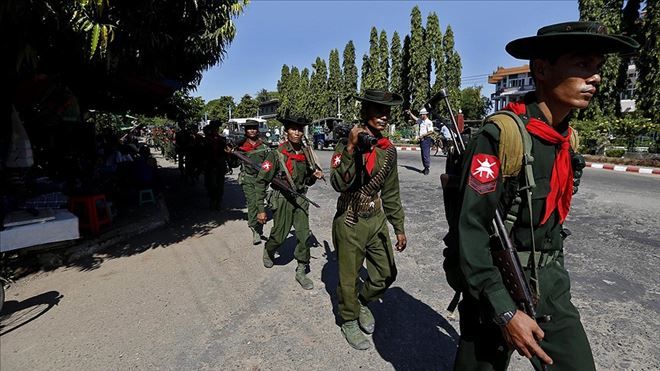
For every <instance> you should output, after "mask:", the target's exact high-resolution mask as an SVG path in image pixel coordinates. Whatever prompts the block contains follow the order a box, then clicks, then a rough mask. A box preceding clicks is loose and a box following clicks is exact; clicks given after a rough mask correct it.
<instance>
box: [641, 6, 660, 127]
mask: <svg viewBox="0 0 660 371" xmlns="http://www.w3.org/2000/svg"><path fill="white" fill-rule="evenodd" d="M643 21H644V24H643V27H642V34H643V37H644V42H643V43H642V47H641V50H640V51H639V59H638V60H637V68H638V69H639V77H638V78H637V92H636V95H637V99H638V105H639V108H640V109H641V110H642V111H643V112H644V114H645V116H646V117H649V118H651V119H652V120H653V121H654V122H655V123H660V89H658V86H660V67H659V66H660V37H659V36H658V34H660V3H658V2H657V1H647V2H646V15H645V17H644V20H643Z"/></svg>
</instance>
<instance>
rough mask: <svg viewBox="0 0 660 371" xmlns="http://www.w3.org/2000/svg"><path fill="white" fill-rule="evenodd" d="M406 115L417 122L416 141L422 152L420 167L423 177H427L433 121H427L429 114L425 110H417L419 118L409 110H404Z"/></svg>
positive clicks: (429, 166) (429, 165)
mask: <svg viewBox="0 0 660 371" xmlns="http://www.w3.org/2000/svg"><path fill="white" fill-rule="evenodd" d="M406 113H407V114H408V115H409V116H410V117H411V118H412V119H413V120H415V121H416V122H417V126H418V127H419V129H418V132H417V139H418V140H419V146H420V149H421V150H422V151H421V152H422V166H424V170H423V171H422V172H423V173H424V175H429V169H430V168H431V146H432V145H433V139H432V138H431V135H432V134H433V121H431V120H429V113H428V111H427V110H426V108H422V109H421V110H419V118H417V116H415V115H413V113H412V112H410V110H406Z"/></svg>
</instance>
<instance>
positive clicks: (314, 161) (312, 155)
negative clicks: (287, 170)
mask: <svg viewBox="0 0 660 371" xmlns="http://www.w3.org/2000/svg"><path fill="white" fill-rule="evenodd" d="M302 145H303V146H302V149H303V153H304V154H305V157H307V163H308V164H309V166H310V167H311V169H312V170H314V171H316V170H321V172H323V168H322V167H321V161H319V157H318V156H317V155H316V152H314V148H313V147H312V146H310V145H309V140H308V139H307V137H306V136H304V135H303V136H302ZM321 179H323V182H324V183H326V184H327V183H328V182H327V181H326V180H325V176H322V177H321Z"/></svg>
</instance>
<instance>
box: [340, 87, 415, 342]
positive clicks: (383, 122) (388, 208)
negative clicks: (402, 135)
mask: <svg viewBox="0 0 660 371" xmlns="http://www.w3.org/2000/svg"><path fill="white" fill-rule="evenodd" d="M355 99H357V100H359V101H361V102H362V108H361V111H360V115H361V118H362V124H360V125H355V126H354V127H353V128H352V129H351V131H350V133H349V136H348V139H347V140H346V139H344V140H343V141H341V142H340V143H339V144H338V145H337V148H336V149H335V153H334V155H333V156H332V160H331V168H332V173H331V183H332V187H333V188H334V189H335V190H336V191H337V192H340V193H341V195H340V196H339V200H337V213H336V214H335V217H334V221H333V223H332V243H333V244H334V246H335V249H336V251H337V259H338V265H339V286H338V288H337V296H338V301H339V315H340V316H341V318H342V320H343V324H342V325H341V331H342V334H343V335H344V337H345V338H346V340H347V341H348V344H350V345H351V346H352V347H353V348H355V349H360V350H364V349H368V348H369V347H370V346H371V344H370V342H369V340H368V339H367V337H366V336H365V335H364V334H363V333H362V331H360V328H361V329H362V330H363V331H364V332H366V333H367V334H371V333H373V332H374V329H375V320H374V317H373V315H372V314H371V311H370V310H369V308H368V307H367V304H368V303H369V302H371V301H374V300H378V299H379V298H381V297H382V296H383V294H384V293H385V290H386V289H387V288H388V287H389V286H390V285H391V284H392V283H393V282H394V280H395V279H396V274H397V270H396V265H395V264H394V255H393V251H392V243H391V241H390V237H389V232H388V230H387V224H386V220H387V221H389V222H390V224H392V226H393V227H394V233H395V234H396V239H397V242H396V249H397V251H403V250H404V249H405V248H406V243H407V240H406V234H405V231H404V227H403V223H404V214H403V207H402V206H401V198H400V195H399V174H398V171H397V156H396V148H395V147H394V145H392V143H391V142H390V141H389V140H388V139H387V138H385V137H383V136H382V133H381V131H382V130H384V129H386V128H387V126H388V120H389V118H390V110H391V106H395V105H399V104H401V103H402V102H403V99H402V98H401V96H400V95H398V94H393V93H390V92H386V91H382V90H372V89H367V90H366V92H365V95H364V97H357V96H356V97H355ZM365 258H366V261H367V272H368V277H367V279H366V280H365V281H364V285H362V288H361V290H358V287H357V283H358V277H359V271H360V269H361V268H362V265H363V264H364V261H365ZM358 291H359V294H358Z"/></svg>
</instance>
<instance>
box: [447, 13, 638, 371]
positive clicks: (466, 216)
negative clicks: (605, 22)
mask: <svg viewBox="0 0 660 371" xmlns="http://www.w3.org/2000/svg"><path fill="white" fill-rule="evenodd" d="M637 47H638V45H637V43H636V42H635V41H634V40H632V39H630V38H628V37H626V36H620V35H608V34H607V32H606V30H605V28H604V27H603V26H602V25H599V24H597V23H593V22H568V23H560V24H555V25H550V26H546V27H543V28H541V29H540V30H539V31H538V33H537V35H536V36H533V37H526V38H522V39H517V40H514V41H512V42H510V43H509V44H508V45H507V46H506V50H507V52H509V54H511V55H512V56H514V57H515V58H519V59H527V60H529V61H530V70H531V75H532V77H533V79H534V82H535V85H536V91H535V92H532V93H528V94H527V95H526V96H525V98H524V102H519V103H511V104H509V105H508V106H507V107H506V108H505V109H506V110H509V111H512V112H513V113H515V114H516V115H518V116H519V117H520V118H521V120H522V121H523V122H524V124H525V128H526V129H527V131H528V132H529V134H530V135H531V140H532V146H531V155H532V157H533V163H532V164H531V167H532V170H533V171H532V174H533V177H534V179H535V182H536V187H535V188H534V191H533V193H532V196H531V198H530V199H531V202H530V203H531V205H530V203H528V202H527V198H526V197H522V201H520V202H519V201H518V200H516V203H518V204H519V208H518V212H517V213H516V215H513V216H515V217H516V221H515V223H514V224H513V227H512V232H511V238H512V240H513V241H514V243H515V245H516V246H517V248H518V251H519V256H520V258H521V263H522V266H523V267H524V268H525V273H526V274H528V276H529V277H535V279H530V287H531V289H532V294H533V296H534V297H535V298H536V299H537V300H538V305H537V307H536V312H537V315H538V316H542V317H539V318H546V319H547V318H550V320H549V321H542V320H540V321H539V323H537V322H536V321H535V319H534V318H530V317H529V316H528V315H527V314H525V313H524V312H522V311H520V310H518V308H517V307H516V304H515V303H514V301H513V299H512V298H511V296H510V295H509V293H508V291H507V288H506V287H505V284H504V282H503V279H502V275H501V273H500V272H499V270H498V268H497V267H496V266H495V265H494V263H493V258H492V257H491V254H490V241H491V235H492V229H491V226H492V221H493V218H494V215H495V209H496V208H497V207H498V205H499V207H500V208H503V209H504V210H506V209H507V208H509V207H510V205H512V200H513V199H514V198H515V196H516V193H517V192H519V191H523V190H522V189H521V188H519V184H525V183H522V182H525V181H526V180H525V176H526V175H525V174H524V173H525V171H521V172H520V175H519V176H517V177H515V176H514V177H512V178H506V179H504V178H503V177H502V176H501V173H502V171H501V170H502V169H504V165H503V164H504V160H506V158H505V157H506V156H501V157H503V158H502V159H501V158H500V156H499V155H498V154H499V153H505V152H503V151H504V150H505V149H503V147H502V143H506V141H505V140H504V138H505V135H504V133H503V132H502V133H501V132H500V129H499V128H498V126H497V125H496V123H495V122H493V121H488V120H487V122H486V123H485V125H484V127H483V129H482V130H481V131H480V133H479V134H478V135H477V136H476V138H475V139H474V140H472V141H471V142H470V144H469V145H468V148H467V149H466V152H465V158H464V160H463V175H462V177H461V187H462V198H461V199H462V207H461V208H460V211H459V214H460V215H459V217H458V219H457V221H458V230H457V232H458V233H457V234H455V235H452V236H450V235H448V236H447V237H446V238H445V241H451V240H455V241H457V246H458V258H457V264H459V265H458V267H459V268H460V269H459V270H458V272H454V274H456V275H458V276H457V277H458V280H460V281H462V282H465V285H464V289H462V290H461V291H462V294H463V300H462V301H461V303H460V304H459V312H460V328H461V340H460V344H459V347H458V354H457V355H456V363H455V365H454V368H455V369H456V370H491V369H495V370H504V369H506V368H507V365H508V363H509V358H510V356H511V352H512V349H515V350H517V351H518V353H519V354H521V355H523V356H525V357H527V358H532V357H534V358H533V359H532V363H533V364H534V367H535V368H536V369H540V367H541V364H540V363H539V360H540V361H541V362H543V363H544V364H546V365H550V364H552V365H553V366H552V370H594V369H595V366H594V360H593V356H592V353H591V348H590V346H589V341H588V339H587V336H586V334H585V331H584V329H583V327H582V324H581V322H580V316H579V313H578V311H577V309H576V308H575V306H574V305H573V304H572V303H571V294H570V281H569V277H568V272H567V271H566V269H565V268H564V252H563V238H562V225H563V223H564V220H565V219H566V215H567V214H568V210H569V208H570V203H571V197H572V194H573V186H574V180H573V178H574V176H575V175H574V170H577V169H575V168H573V166H572V163H571V157H574V156H575V155H574V154H572V153H571V151H570V149H569V139H570V137H571V128H570V127H569V126H568V123H569V118H570V113H571V111H572V110H574V109H576V108H577V109H584V108H586V107H587V106H588V104H589V101H590V100H591V98H592V97H593V95H594V94H595V93H596V87H597V85H598V84H599V83H600V82H601V76H600V68H601V66H602V64H603V61H604V54H607V53H619V52H633V51H634V50H635V49H636V48H637ZM501 134H502V135H501ZM505 145H506V144H505ZM500 161H502V167H500V166H501V165H500ZM450 234H451V233H450ZM448 246H449V244H448ZM457 277H452V276H451V274H450V272H449V271H448V273H447V279H448V280H449V281H450V282H457Z"/></svg>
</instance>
